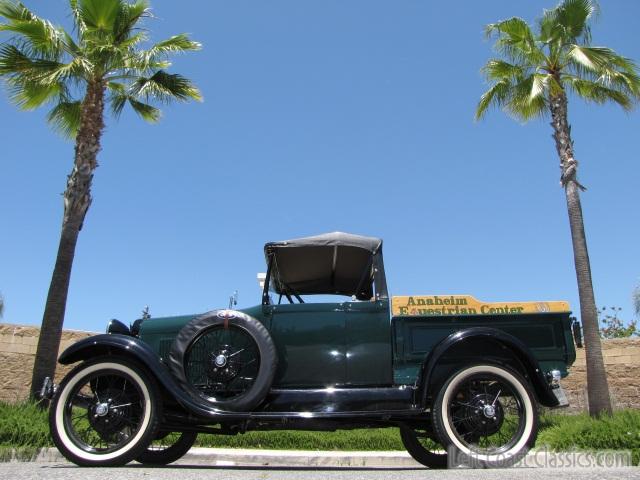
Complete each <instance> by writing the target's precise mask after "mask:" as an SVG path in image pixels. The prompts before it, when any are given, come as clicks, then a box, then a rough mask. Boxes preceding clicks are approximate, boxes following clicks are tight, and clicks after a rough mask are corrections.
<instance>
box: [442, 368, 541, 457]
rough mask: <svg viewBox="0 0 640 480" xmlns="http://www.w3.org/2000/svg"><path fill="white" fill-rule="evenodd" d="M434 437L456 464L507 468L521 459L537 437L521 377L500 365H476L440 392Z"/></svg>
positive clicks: (527, 391)
mask: <svg viewBox="0 0 640 480" xmlns="http://www.w3.org/2000/svg"><path fill="white" fill-rule="evenodd" d="M432 416H433V425H434V429H435V433H436V435H437V436H438V437H439V439H440V440H441V442H442V443H443V445H445V447H447V449H448V452H449V454H452V453H455V454H461V457H460V458H458V459H455V460H454V461H461V462H462V463H466V464H469V465H470V466H478V467H506V466H510V465H513V464H514V463H516V462H518V461H519V460H520V459H522V458H523V457H524V456H525V455H526V453H527V452H528V451H529V449H530V448H531V447H532V446H533V445H534V443H535V440H536V436H537V434H538V409H537V404H536V400H535V397H534V395H533V392H532V389H531V386H530V385H529V383H528V382H527V381H526V380H525V379H524V378H522V376H521V375H520V374H519V373H517V372H515V371H513V370H511V369H507V368H505V367H501V366H497V365H472V366H468V367H465V368H463V369H461V370H459V371H458V372H456V373H455V374H454V375H453V376H452V377H451V378H450V379H449V380H448V381H447V382H446V383H445V384H444V385H443V387H442V388H441V390H440V392H439V393H438V395H437V397H436V400H435V402H434V405H433V408H432Z"/></svg>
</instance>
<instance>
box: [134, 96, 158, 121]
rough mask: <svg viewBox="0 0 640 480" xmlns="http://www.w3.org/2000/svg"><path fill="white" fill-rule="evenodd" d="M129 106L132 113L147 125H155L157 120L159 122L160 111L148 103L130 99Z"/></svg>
mask: <svg viewBox="0 0 640 480" xmlns="http://www.w3.org/2000/svg"><path fill="white" fill-rule="evenodd" d="M129 105H131V108H133V111H134V112H136V113H137V114H138V115H140V117H141V118H142V119H143V120H146V121H147V122H149V123H156V122H157V121H158V120H160V116H161V112H160V110H159V109H158V108H156V107H154V106H152V105H149V104H148V103H144V102H140V101H138V100H134V99H133V98H131V97H130V98H129Z"/></svg>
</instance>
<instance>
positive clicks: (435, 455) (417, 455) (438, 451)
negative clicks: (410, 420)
mask: <svg viewBox="0 0 640 480" xmlns="http://www.w3.org/2000/svg"><path fill="white" fill-rule="evenodd" d="M400 439H401V440H402V444H403V445H404V448H406V449H407V452H409V455H411V456H412V457H413V459H414V460H415V461H417V462H420V463H421V464H422V465H424V466H426V467H429V468H433V469H436V468H446V467H447V452H446V451H445V450H444V448H443V447H442V446H441V445H440V444H438V443H437V442H435V441H434V440H433V439H432V438H431V437H430V435H429V433H428V432H427V431H426V430H424V429H421V428H414V427H412V426H409V425H402V426H401V427H400Z"/></svg>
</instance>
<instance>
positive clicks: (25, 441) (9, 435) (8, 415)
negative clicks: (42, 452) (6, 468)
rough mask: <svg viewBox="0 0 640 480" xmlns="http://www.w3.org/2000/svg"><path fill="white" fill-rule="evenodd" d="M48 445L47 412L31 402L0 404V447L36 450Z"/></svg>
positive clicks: (50, 443)
mask: <svg viewBox="0 0 640 480" xmlns="http://www.w3.org/2000/svg"><path fill="white" fill-rule="evenodd" d="M50 445H52V442H51V437H50V436H49V425H48V423H47V411H45V410H42V409H41V408H39V407H38V405H37V404H35V403H33V402H24V403H19V404H9V403H4V402H0V447H31V448H36V449H37V448H41V447H47V446H50ZM2 455H6V454H2Z"/></svg>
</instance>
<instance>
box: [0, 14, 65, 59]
mask: <svg viewBox="0 0 640 480" xmlns="http://www.w3.org/2000/svg"><path fill="white" fill-rule="evenodd" d="M1 5H2V7H5V8H4V10H7V9H8V10H9V11H6V12H5V13H7V14H9V15H12V16H13V17H14V18H8V17H5V18H8V20H9V21H8V22H7V23H2V24H0V31H5V32H11V33H13V34H15V35H16V37H17V38H19V39H23V43H25V44H28V45H29V48H30V50H32V51H33V52H36V53H37V54H39V55H41V56H46V57H47V58H49V59H57V58H59V56H60V54H61V53H62V51H63V48H64V31H63V30H62V29H60V28H57V27H55V26H54V25H53V24H52V23H51V22H49V21H47V20H43V19H41V18H38V17H37V16H35V15H34V14H33V13H31V12H30V11H29V10H28V9H27V8H26V7H24V6H23V5H22V4H15V5H11V4H9V2H3V4H1ZM18 5H19V6H18ZM11 7H14V8H13V9H14V10H16V12H12V11H11ZM0 10H2V8H0ZM18 10H19V11H18ZM0 15H1V14H0ZM14 43H15V42H14Z"/></svg>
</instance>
